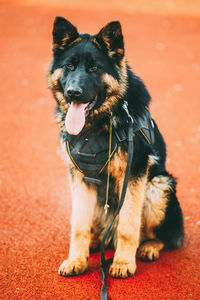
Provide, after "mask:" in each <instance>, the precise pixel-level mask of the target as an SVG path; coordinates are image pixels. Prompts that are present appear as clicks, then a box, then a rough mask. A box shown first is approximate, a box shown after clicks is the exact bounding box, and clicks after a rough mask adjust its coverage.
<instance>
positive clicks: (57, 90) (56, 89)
mask: <svg viewBox="0 0 200 300" xmlns="http://www.w3.org/2000/svg"><path fill="white" fill-rule="evenodd" d="M61 76H62V69H61V68H59V69H56V70H55V71H54V72H53V73H52V74H50V73H49V74H48V87H49V88H50V89H51V90H52V92H53V95H54V97H55V98H56V100H57V102H58V104H59V107H60V110H61V112H63V113H65V114H66V113H67V111H68V108H69V104H68V103H67V102H66V99H65V97H64V94H63V93H62V91H61V87H60V83H59V79H60V78H61Z"/></svg>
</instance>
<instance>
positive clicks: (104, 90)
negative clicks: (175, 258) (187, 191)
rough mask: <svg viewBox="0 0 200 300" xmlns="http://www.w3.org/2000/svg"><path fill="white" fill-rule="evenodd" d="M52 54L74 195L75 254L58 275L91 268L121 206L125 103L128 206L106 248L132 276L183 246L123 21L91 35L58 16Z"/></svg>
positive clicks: (117, 272) (158, 139)
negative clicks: (92, 257) (129, 60)
mask: <svg viewBox="0 0 200 300" xmlns="http://www.w3.org/2000/svg"><path fill="white" fill-rule="evenodd" d="M52 52H53V59H52V62H51V66H50V69H49V72H48V84H49V88H50V89H51V90H52V93H53V96H54V97H55V99H56V101H57V108H56V120H57V122H58V123H59V125H60V130H61V134H60V145H61V150H62V156H63V158H64V159H65V160H66V162H67V164H68V165H69V178H70V179H69V180H70V186H71V193H72V217H71V240H70V250H69V255H68V259H67V260H65V261H64V262H63V263H62V264H61V266H60V268H59V271H58V273H59V274H60V275H62V276H73V275H79V274H82V273H83V272H85V271H86V269H87V268H88V258H89V254H90V251H91V250H95V249H98V247H99V245H100V244H101V241H102V237H103V235H104V232H105V229H106V228H107V226H108V224H109V223H110V221H111V220H112V218H113V215H114V213H115V211H116V209H117V206H118V203H119V199H120V195H121V191H122V187H123V181H124V174H125V170H126V165H127V159H128V150H127V149H128V140H127V131H128V125H127V114H126V109H124V107H125V106H126V107H127V109H128V113H129V114H130V115H131V116H132V118H133V120H134V124H136V125H134V126H136V127H137V126H138V127H137V128H136V129H135V134H134V152H133V161H132V165H131V173H130V176H129V180H128V186H127V190H126V196H125V200H124V204H123V206H122V208H121V210H120V213H119V216H118V217H117V219H116V221H115V223H114V225H113V227H112V230H111V232H110V234H109V236H108V238H107V240H106V246H109V247H110V246H112V247H114V249H115V254H114V258H113V262H112V264H111V265H110V268H109V274H110V275H111V276H112V277H119V278H126V277H128V276H133V275H134V273H135V271H136V258H137V257H138V258H140V259H141V260H144V261H154V260H156V259H158V258H159V253H160V251H161V250H162V249H163V248H174V249H175V248H180V247H181V246H182V245H183V241H184V226H183V215H182V210H181V207H180V204H179V202H178V200H177V197H176V179H175V178H174V177H173V176H172V175H171V174H170V173H168V171H167V170H166V167H165V161H166V145H165V142H164V139H163V137H162V135H161V133H160V131H159V129H158V127H157V125H156V122H155V121H154V120H153V119H151V117H150V114H149V104H150V95H149V92H148V91H147V88H146V87H145V85H144V83H143V81H142V80H141V79H140V78H139V77H138V76H136V75H135V74H134V73H133V72H132V71H131V69H130V67H129V65H128V64H127V61H126V58H125V49H124V39H123V34H122V28H121V25H120V22H118V21H113V22H110V23H108V24H107V25H106V26H104V27H103V28H102V29H101V30H100V31H99V33H98V34H96V35H90V34H85V33H84V34H79V33H78V31H77V28H76V27H75V26H74V25H72V24H71V23H70V22H69V21H68V20H66V19H65V18H63V17H56V19H55V21H54V25H53V45H52ZM138 124H140V126H139V125H138ZM108 172H109V174H108ZM108 181H109V183H108ZM107 190H108V196H107V197H106V191H107ZM104 207H106V211H105V209H104Z"/></svg>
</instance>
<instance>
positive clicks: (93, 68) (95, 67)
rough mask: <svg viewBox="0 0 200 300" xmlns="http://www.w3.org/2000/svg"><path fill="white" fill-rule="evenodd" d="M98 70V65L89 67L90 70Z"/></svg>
mask: <svg viewBox="0 0 200 300" xmlns="http://www.w3.org/2000/svg"><path fill="white" fill-rule="evenodd" d="M97 70H98V67H97V66H94V67H90V68H89V71H90V72H96V71H97Z"/></svg>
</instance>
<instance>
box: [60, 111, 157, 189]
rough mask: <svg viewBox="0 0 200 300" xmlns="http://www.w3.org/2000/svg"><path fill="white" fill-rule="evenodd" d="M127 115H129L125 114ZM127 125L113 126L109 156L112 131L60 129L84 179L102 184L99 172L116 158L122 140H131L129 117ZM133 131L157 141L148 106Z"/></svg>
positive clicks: (70, 154) (68, 150)
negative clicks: (91, 131)
mask: <svg viewBox="0 0 200 300" xmlns="http://www.w3.org/2000/svg"><path fill="white" fill-rule="evenodd" d="M126 119H127V118H126ZM124 123H125V126H124V125H123V127H122V126H117V127H115V126H112V144H111V153H110V157H109V132H106V133H105V132H103V133H100V134H99V135H98V136H97V135H96V134H95V133H92V134H90V136H88V133H87V132H85V133H84V132H83V133H82V132H81V133H80V134H78V135H70V134H68V133H67V132H65V131H61V137H62V138H63V139H64V141H65V143H66V149H67V152H68V154H69V157H70V159H71V161H72V163H73V164H74V166H75V167H76V168H77V169H78V170H79V171H80V172H81V173H83V174H84V181H87V182H91V183H96V184H101V180H100V179H99V177H100V176H99V175H100V174H101V173H103V171H104V170H105V168H106V166H107V164H108V162H109V161H110V160H111V159H112V158H113V156H114V154H115V152H116V151H117V149H118V147H119V145H120V144H122V143H124V142H127V141H128V119H127V122H124ZM133 133H134V134H139V135H140V136H141V137H142V138H143V139H144V140H145V142H146V143H147V144H149V145H152V144H153V143H154V123H153V120H152V119H151V116H150V113H149V111H148V110H146V111H145V114H144V115H143V117H140V118H138V119H137V120H134V122H133Z"/></svg>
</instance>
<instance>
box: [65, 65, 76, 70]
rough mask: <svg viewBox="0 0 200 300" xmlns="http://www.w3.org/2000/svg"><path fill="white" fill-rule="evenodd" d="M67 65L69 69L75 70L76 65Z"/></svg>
mask: <svg viewBox="0 0 200 300" xmlns="http://www.w3.org/2000/svg"><path fill="white" fill-rule="evenodd" d="M66 67H67V69H69V70H70V71H73V70H74V66H73V65H71V64H67V65H66Z"/></svg>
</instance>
